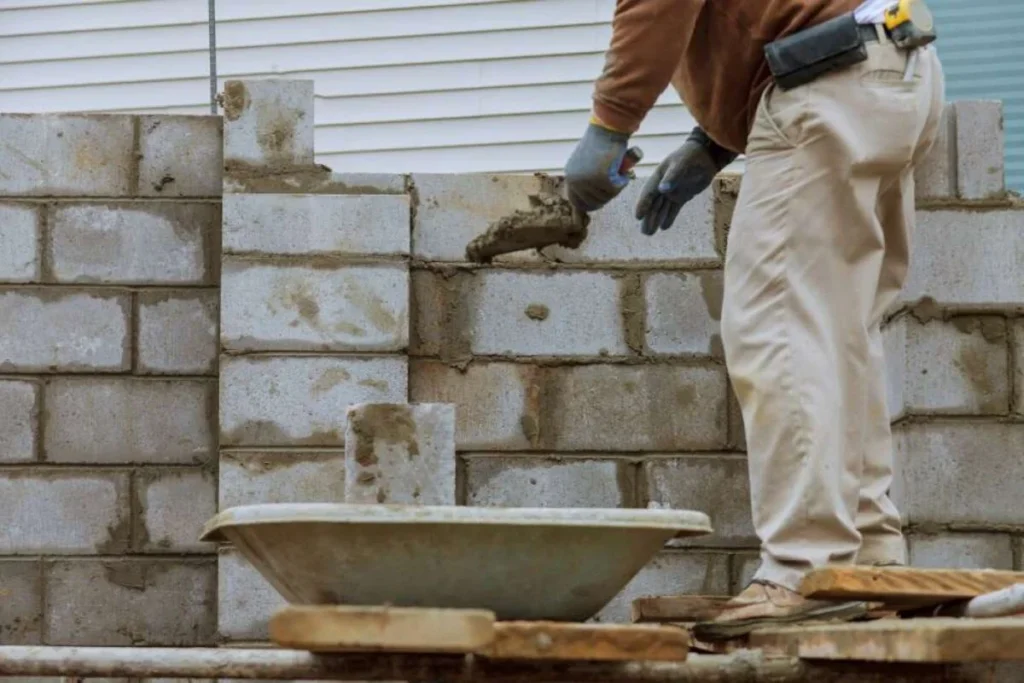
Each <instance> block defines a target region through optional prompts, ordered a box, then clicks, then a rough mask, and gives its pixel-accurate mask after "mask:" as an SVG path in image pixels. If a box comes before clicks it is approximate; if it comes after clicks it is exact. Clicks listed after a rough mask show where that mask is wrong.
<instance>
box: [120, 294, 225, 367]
mask: <svg viewBox="0 0 1024 683" xmlns="http://www.w3.org/2000/svg"><path fill="white" fill-rule="evenodd" d="M138 298H139V320H138V325H139V333H138V370H139V372H141V373H147V374H155V375H165V374H182V375H206V374H212V373H214V372H216V368H217V349H218V341H217V329H218V304H219V301H218V293H217V292H216V291H212V290H211V291H198V292H196V291H189V290H165V291H159V290H156V291H154V290H147V291H142V292H139V294H138Z"/></svg>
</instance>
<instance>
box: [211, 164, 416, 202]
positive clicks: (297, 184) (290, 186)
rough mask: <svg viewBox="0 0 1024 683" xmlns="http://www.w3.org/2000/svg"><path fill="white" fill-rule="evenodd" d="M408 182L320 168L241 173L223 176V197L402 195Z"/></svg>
mask: <svg viewBox="0 0 1024 683" xmlns="http://www.w3.org/2000/svg"><path fill="white" fill-rule="evenodd" d="M408 180H409V177H408V176H407V175H405V174H402V173H335V172H334V171H332V170H330V169H329V168H327V167H326V166H323V165H317V166H309V167H303V168H298V169H295V170H292V171H287V172H283V173H274V174H273V175H254V174H252V173H246V172H245V170H244V169H243V170H240V171H237V172H230V171H229V172H228V173H226V174H225V175H224V197H225V198H227V196H228V195H229V194H250V195H251V194H278V195H281V194H316V195H368V194H405V193H406V185H407V184H408Z"/></svg>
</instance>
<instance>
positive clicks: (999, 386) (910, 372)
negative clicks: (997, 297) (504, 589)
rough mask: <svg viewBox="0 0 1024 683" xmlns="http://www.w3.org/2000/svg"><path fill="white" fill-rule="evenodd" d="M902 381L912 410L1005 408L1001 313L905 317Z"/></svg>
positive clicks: (1004, 342)
mask: <svg viewBox="0 0 1024 683" xmlns="http://www.w3.org/2000/svg"><path fill="white" fill-rule="evenodd" d="M905 324H906V335H907V346H906V361H907V368H906V374H905V377H906V386H905V387H904V389H903V397H904V400H905V402H906V408H907V410H908V411H909V412H911V413H934V414H960V415H963V414H968V415H976V414H989V415H992V414H1005V413H1006V412H1007V410H1008V409H1009V400H1010V387H1009V383H1010V380H1009V377H1008V375H1009V370H1008V362H1009V361H1008V358H1007V356H1008V355H1009V354H1008V350H1007V336H1006V320H1005V318H997V317H994V316H991V317H988V316H986V317H979V318H974V317H955V318H952V319H951V320H950V321H949V322H942V321H932V322H930V323H928V324H922V323H920V322H919V321H917V320H916V319H915V318H913V317H909V318H907V319H906V323H905Z"/></svg>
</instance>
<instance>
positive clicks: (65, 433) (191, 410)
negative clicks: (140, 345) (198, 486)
mask: <svg viewBox="0 0 1024 683" xmlns="http://www.w3.org/2000/svg"><path fill="white" fill-rule="evenodd" d="M216 395H217V385H216V383H215V382H212V381H204V380H155V379H127V378H125V379H93V378H89V379H85V378H81V379H76V378H60V379H52V380H49V381H48V382H47V383H46V385H45V388H44V394H43V398H44V406H45V408H46V413H45V415H46V420H45V427H44V437H43V438H44V441H43V444H44V448H45V456H46V460H48V461H50V462H84V463H100V464H102V463H111V464H113V463H143V464H178V463H180V464H188V463H197V464H198V463H203V462H205V461H207V460H208V459H209V458H210V455H211V454H212V453H214V452H216V441H215V435H214V433H213V427H212V425H213V423H214V422H215V420H216V413H215V410H216Z"/></svg>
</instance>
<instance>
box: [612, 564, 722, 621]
mask: <svg viewBox="0 0 1024 683" xmlns="http://www.w3.org/2000/svg"><path fill="white" fill-rule="evenodd" d="M728 592H729V556H728V555H726V554H724V553H698V552H692V551H691V552H681V551H670V552H664V553H661V554H660V555H658V556H657V557H655V558H654V559H653V560H651V561H650V562H648V563H647V566H646V567H644V568H643V569H641V570H640V572H639V573H638V574H637V575H636V576H635V577H633V580H632V581H630V582H629V583H628V584H627V585H626V587H625V588H623V589H622V592H621V593H619V594H618V595H617V596H615V598H613V599H612V601H611V602H609V603H608V605H607V606H605V608H604V609H603V610H601V612H600V613H599V614H598V615H597V617H595V619H594V621H599V622H605V623H629V621H630V611H631V608H632V605H633V600H635V599H636V598H639V597H642V596H645V595H727V594H728Z"/></svg>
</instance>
